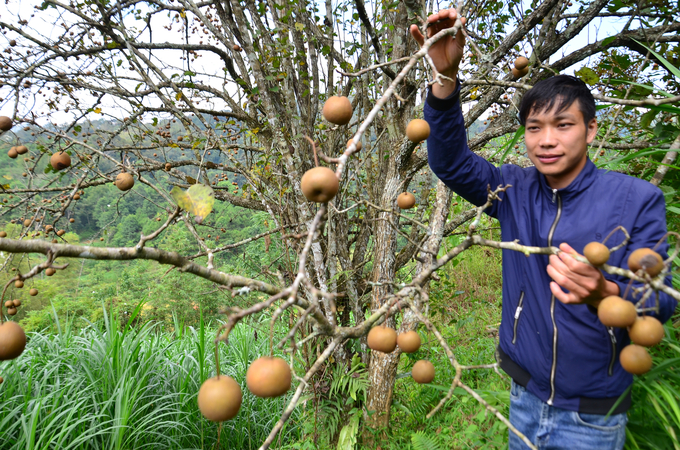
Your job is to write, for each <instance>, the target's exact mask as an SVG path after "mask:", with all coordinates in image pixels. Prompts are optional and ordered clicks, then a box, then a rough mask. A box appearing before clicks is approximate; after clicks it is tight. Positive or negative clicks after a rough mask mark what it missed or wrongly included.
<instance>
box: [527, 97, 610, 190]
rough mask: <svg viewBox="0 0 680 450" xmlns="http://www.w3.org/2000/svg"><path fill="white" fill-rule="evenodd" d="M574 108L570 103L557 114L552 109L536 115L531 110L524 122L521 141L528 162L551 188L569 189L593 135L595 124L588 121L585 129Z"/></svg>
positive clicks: (593, 120)
mask: <svg viewBox="0 0 680 450" xmlns="http://www.w3.org/2000/svg"><path fill="white" fill-rule="evenodd" d="M557 103H558V102H557ZM578 106H579V105H578V101H574V102H573V103H572V104H571V106H569V108H567V109H565V110H564V111H562V112H560V113H556V110H557V107H556V106H555V107H553V109H551V110H549V111H542V112H540V113H536V112H535V111H534V110H532V111H531V112H530V113H529V116H528V117H527V120H526V132H525V134H524V141H525V143H526V146H527V153H528V155H529V159H531V162H533V163H534V165H535V166H536V168H537V169H538V171H539V172H541V173H542V174H543V175H545V177H546V181H547V182H548V185H549V186H550V187H551V188H553V189H562V188H565V187H567V186H569V183H571V182H572V181H574V179H575V178H576V176H577V175H578V174H579V173H581V170H583V167H584V166H585V164H586V152H587V148H588V144H590V143H591V142H592V141H593V139H595V135H596V134H597V121H596V120H595V119H592V120H591V121H590V123H589V124H588V126H587V127H586V125H585V124H584V123H583V114H582V113H581V111H580V110H579V108H578Z"/></svg>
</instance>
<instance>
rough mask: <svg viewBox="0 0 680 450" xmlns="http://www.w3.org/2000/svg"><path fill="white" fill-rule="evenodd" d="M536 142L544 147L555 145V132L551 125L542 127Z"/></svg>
mask: <svg viewBox="0 0 680 450" xmlns="http://www.w3.org/2000/svg"><path fill="white" fill-rule="evenodd" d="M538 143H539V144H540V145H542V146H545V147H554V146H555V145H557V134H556V130H555V129H553V128H552V127H544V128H543V129H542V130H541V138H540V139H539V141H538Z"/></svg>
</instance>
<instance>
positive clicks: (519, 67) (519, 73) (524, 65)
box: [511, 56, 529, 78]
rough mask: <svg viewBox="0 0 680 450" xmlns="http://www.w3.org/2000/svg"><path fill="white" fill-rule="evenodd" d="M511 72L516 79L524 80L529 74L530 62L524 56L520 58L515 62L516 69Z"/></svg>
mask: <svg viewBox="0 0 680 450" xmlns="http://www.w3.org/2000/svg"><path fill="white" fill-rule="evenodd" d="M511 71H512V76H513V77H514V78H522V77H523V76H524V75H526V74H528V73H529V60H528V59H527V58H525V57H524V56H520V57H519V58H517V59H516V60H515V67H513V68H512V69H511Z"/></svg>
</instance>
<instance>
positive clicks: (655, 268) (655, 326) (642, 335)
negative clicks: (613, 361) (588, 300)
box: [583, 242, 665, 375]
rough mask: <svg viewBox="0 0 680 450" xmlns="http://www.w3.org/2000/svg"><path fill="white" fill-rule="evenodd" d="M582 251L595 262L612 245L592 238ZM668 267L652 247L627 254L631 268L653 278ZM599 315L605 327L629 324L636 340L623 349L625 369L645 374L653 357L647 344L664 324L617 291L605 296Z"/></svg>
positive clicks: (656, 337)
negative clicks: (614, 293)
mask: <svg viewBox="0 0 680 450" xmlns="http://www.w3.org/2000/svg"><path fill="white" fill-rule="evenodd" d="M583 254H584V256H585V257H586V259H588V261H589V262H590V263H591V264H593V265H594V266H601V265H602V264H606V263H607V261H608V260H609V254H610V252H609V249H608V248H607V247H606V246H605V245H604V244H601V243H599V242H591V243H589V244H588V245H586V247H585V248H584V249H583ZM664 267H665V264H664V262H663V259H662V258H661V255H659V254H658V253H656V252H655V251H654V250H651V249H649V248H639V249H637V250H635V251H634V252H633V253H631V254H630V256H629V257H628V268H629V269H630V270H631V271H633V272H635V273H636V274H638V275H643V274H647V275H649V276H650V277H652V278H654V277H656V276H657V275H659V274H660V273H661V272H662V271H663V269H664ZM597 317H598V318H599V319H600V322H602V324H603V325H604V326H606V327H616V328H627V329H628V336H630V339H631V340H632V341H633V344H630V345H627V346H626V347H624V348H623V350H621V354H620V355H619V362H620V363H621V366H622V367H623V369H624V370H625V371H627V372H629V373H632V374H635V375H642V374H644V373H647V372H649V370H650V369H651V368H652V357H651V356H650V355H649V352H648V351H647V347H652V346H654V345H656V344H658V343H659V342H661V340H662V339H663V337H664V329H663V325H662V324H661V322H660V321H659V320H657V319H656V318H654V317H651V316H646V315H642V316H638V311H637V309H636V307H635V304H633V302H630V301H628V300H624V299H623V298H621V297H619V296H618V295H612V296H609V297H607V298H605V299H603V300H602V301H601V302H600V304H599V305H598V307H597Z"/></svg>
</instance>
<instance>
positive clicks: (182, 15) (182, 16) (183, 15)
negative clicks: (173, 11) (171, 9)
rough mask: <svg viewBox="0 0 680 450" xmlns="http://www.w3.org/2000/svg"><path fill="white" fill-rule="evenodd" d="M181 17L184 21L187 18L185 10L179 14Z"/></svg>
mask: <svg viewBox="0 0 680 450" xmlns="http://www.w3.org/2000/svg"><path fill="white" fill-rule="evenodd" d="M179 15H180V17H181V18H182V19H184V18H186V16H187V13H185V12H184V10H182V11H180V12H179Z"/></svg>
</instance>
